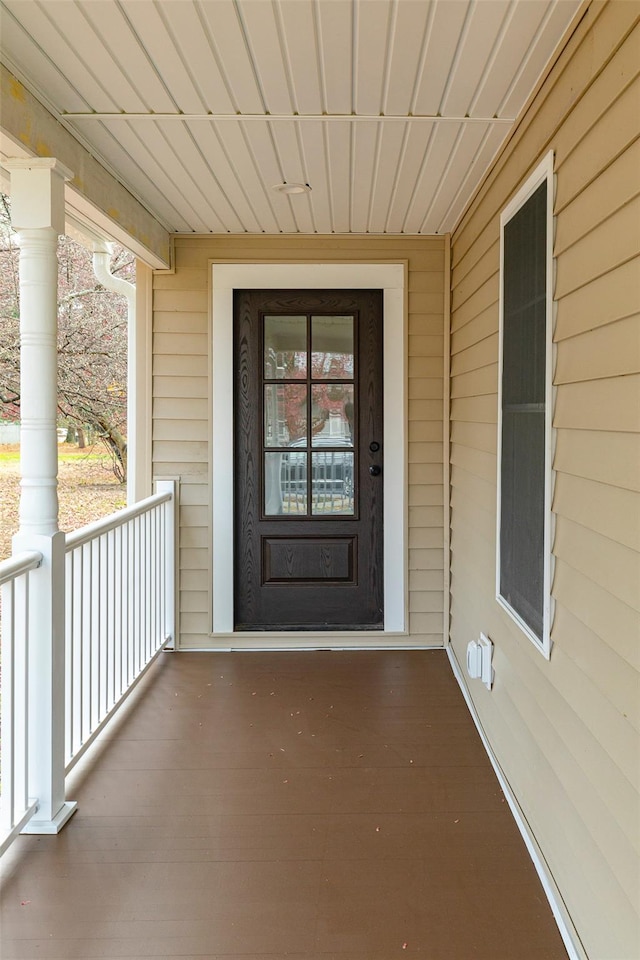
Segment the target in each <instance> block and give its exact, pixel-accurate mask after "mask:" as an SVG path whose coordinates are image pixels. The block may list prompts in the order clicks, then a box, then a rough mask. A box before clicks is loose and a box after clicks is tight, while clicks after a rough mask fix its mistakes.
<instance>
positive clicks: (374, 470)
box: [369, 463, 382, 477]
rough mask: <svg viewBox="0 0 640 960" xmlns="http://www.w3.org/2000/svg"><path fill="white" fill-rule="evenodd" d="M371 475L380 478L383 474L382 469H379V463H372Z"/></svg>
mask: <svg viewBox="0 0 640 960" xmlns="http://www.w3.org/2000/svg"><path fill="white" fill-rule="evenodd" d="M369 473H370V474H371V476H372V477H379V476H380V474H381V473H382V467H379V466H378V464H377V463H372V464H371V466H370V467H369Z"/></svg>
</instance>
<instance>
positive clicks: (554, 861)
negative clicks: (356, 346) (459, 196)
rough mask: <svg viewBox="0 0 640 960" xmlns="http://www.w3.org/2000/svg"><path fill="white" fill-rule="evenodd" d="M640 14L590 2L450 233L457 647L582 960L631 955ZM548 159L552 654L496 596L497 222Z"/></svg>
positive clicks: (639, 615)
mask: <svg viewBox="0 0 640 960" xmlns="http://www.w3.org/2000/svg"><path fill="white" fill-rule="evenodd" d="M639 16H640V5H639V4H638V3H637V2H610V3H594V4H592V6H591V7H590V8H589V10H588V11H587V14H586V16H585V18H584V19H583V20H582V22H581V23H580V25H579V26H578V28H577V29H576V31H575V33H574V35H573V36H572V37H571V38H570V40H569V42H568V44H567V46H566V48H565V49H564V51H563V52H562V53H561V55H560V56H559V58H558V60H557V62H556V64H555V65H554V67H553V69H552V70H551V72H550V74H549V76H548V77H547V78H546V80H545V82H544V84H543V85H542V86H541V88H540V90H539V92H538V94H537V96H536V97H535V98H534V100H533V101H532V103H531V104H530V106H529V108H528V110H527V112H526V114H525V116H524V117H523V118H522V120H521V122H520V124H519V125H518V127H517V129H516V132H515V133H514V135H513V137H512V138H511V140H510V142H509V144H508V146H507V147H506V149H505V150H504V151H503V152H502V154H501V155H500V156H499V158H498V160H497V161H496V164H495V165H494V169H493V170H492V171H491V172H490V173H489V175H488V176H487V178H486V180H485V182H484V184H483V186H482V188H481V189H480V191H479V192H478V194H477V196H476V197H475V199H474V201H473V203H472V204H471V206H470V208H469V209H468V211H467V212H466V214H465V216H464V218H463V220H462V221H461V223H460V225H459V226H458V228H457V230H456V231H455V233H454V235H453V237H452V244H451V251H452V294H451V296H452V317H451V330H452V335H451V398H452V400H451V491H450V495H451V556H452V570H451V598H452V601H451V602H452V606H451V641H452V645H453V650H454V652H455V655H456V657H457V659H458V661H459V663H460V664H464V662H465V656H466V645H467V643H468V642H469V640H471V639H475V638H477V636H478V634H479V633H480V631H484V632H486V633H487V634H488V635H489V636H490V637H491V639H492V640H493V642H494V645H495V653H494V657H495V685H494V688H493V690H492V691H491V692H489V691H487V690H486V689H485V688H484V687H483V686H482V685H481V684H479V682H476V681H470V682H469V689H470V693H471V695H472V697H473V699H474V702H475V705H476V707H477V710H478V712H479V715H480V718H481V721H482V724H483V727H484V729H485V731H486V733H487V736H488V738H489V741H490V742H491V745H492V747H493V749H494V751H495V753H496V755H497V758H498V760H499V762H500V764H501V766H502V768H503V769H504V771H505V774H506V776H507V779H508V780H509V782H510V784H511V786H512V788H513V790H514V792H515V795H516V797H517V799H518V802H519V804H520V806H521V807H522V809H523V811H524V815H525V817H526V819H527V821H528V823H529V824H530V826H531V828H532V830H533V832H534V834H535V837H536V839H537V841H538V843H539V845H540V847H541V849H542V853H543V855H544V857H545V859H546V861H547V863H548V865H549V867H550V869H551V872H552V873H553V876H554V878H555V881H556V883H557V884H558V886H559V889H560V892H561V894H562V897H563V899H564V902H565V904H566V907H567V909H568V911H569V914H570V916H571V918H572V921H573V923H574V924H575V927H576V929H577V931H578V936H579V938H580V939H581V941H582V944H583V946H584V950H585V951H586V955H587V956H588V957H590V958H591V960H637V958H638V956H640V941H639V938H638V931H639V917H638V904H639V903H640V895H639V890H638V877H639V871H638V848H639V845H640V838H639V835H638V833H639V832H638V826H639V824H640V804H639V796H638V788H639V782H638V781H639V771H640V762H639V761H640V752H639V746H638V729H639V728H640V716H639V704H640V682H639V681H640V676H639V669H640V652H639V648H640V644H639V642H638V641H639V640H640V502H639V501H640V498H639V497H638V491H639V489H640V437H639V436H638V431H639V430H640V378H639V377H638V373H639V371H640V259H639V255H640V201H639V196H640V147H639V144H640V140H639V137H640V80H639V72H640V26H639V23H638V20H639ZM549 149H553V150H554V152H555V171H556V174H557V191H556V197H555V210H554V212H555V216H556V219H555V247H554V254H555V256H556V258H557V259H556V278H555V290H554V297H555V300H556V309H557V314H556V317H555V333H554V344H555V346H554V386H555V406H554V427H555V431H554V444H555V447H554V452H553V465H554V470H555V476H554V479H555V486H554V493H553V515H554V520H555V524H554V526H555V532H554V544H553V555H554V578H553V588H552V594H553V597H554V600H555V616H554V620H553V627H552V641H553V649H552V652H551V659H550V661H546V660H545V659H544V658H543V657H542V656H541V655H540V653H539V652H538V651H537V650H536V649H535V648H534V646H533V644H532V643H531V642H530V641H529V640H528V639H527V638H526V636H525V635H524V633H522V632H521V631H520V630H519V628H518V627H517V626H516V625H515V623H514V622H513V621H512V620H511V618H510V617H509V616H508V615H507V614H506V613H505V612H504V611H503V610H502V609H501V608H500V607H499V605H498V604H497V602H496V600H495V551H496V471H497V461H496V434H497V387H498V370H497V361H498V309H499V304H498V300H499V218H500V212H501V210H502V209H503V208H504V207H505V206H506V204H507V202H508V201H509V200H510V198H511V197H512V195H513V194H514V193H515V192H516V190H517V189H518V187H519V186H520V185H521V183H522V182H523V181H524V180H525V179H526V177H527V176H528V175H529V174H530V172H531V171H532V170H533V169H534V167H535V166H536V165H537V164H538V163H539V162H540V160H541V159H542V157H543V156H544V155H545V154H546V152H547V151H548V150H549Z"/></svg>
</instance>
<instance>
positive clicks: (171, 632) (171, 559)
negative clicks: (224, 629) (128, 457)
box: [155, 480, 179, 650]
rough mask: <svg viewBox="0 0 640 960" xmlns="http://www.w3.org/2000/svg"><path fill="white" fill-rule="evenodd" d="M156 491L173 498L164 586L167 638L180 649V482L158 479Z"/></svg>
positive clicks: (169, 508)
mask: <svg viewBox="0 0 640 960" xmlns="http://www.w3.org/2000/svg"><path fill="white" fill-rule="evenodd" d="M155 486H156V493H170V494H171V500H170V502H169V503H168V504H167V507H166V512H165V518H166V525H167V529H166V531H165V537H166V542H165V544H164V586H165V609H164V618H165V628H164V638H165V640H166V639H168V638H171V640H172V641H173V642H172V644H171V649H173V650H177V649H178V636H177V634H178V629H177V628H178V618H177V616H176V612H177V603H176V594H177V581H176V555H177V552H178V549H177V543H178V489H179V488H178V482H177V480H156V484H155Z"/></svg>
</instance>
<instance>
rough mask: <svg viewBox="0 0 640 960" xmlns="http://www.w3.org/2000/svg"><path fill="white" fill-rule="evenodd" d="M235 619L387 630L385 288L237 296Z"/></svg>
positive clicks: (240, 625) (243, 626) (264, 626)
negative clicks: (384, 599)
mask: <svg viewBox="0 0 640 960" xmlns="http://www.w3.org/2000/svg"><path fill="white" fill-rule="evenodd" d="M234 369H235V389H234V449H235V455H234V459H235V464H234V469H235V518H234V519H235V570H234V581H235V598H234V605H235V627H236V629H237V630H365V629H368V630H370V629H373V630H381V629H382V628H383V625H384V624H383V538H382V520H383V513H382V509H383V503H382V489H383V482H382V481H383V476H382V467H383V460H382V454H383V436H382V396H383V394H382V291H381V290H333V291H327V290H243V291H236V293H235V300H234Z"/></svg>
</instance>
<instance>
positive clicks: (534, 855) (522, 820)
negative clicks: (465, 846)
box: [446, 644, 589, 960]
mask: <svg viewBox="0 0 640 960" xmlns="http://www.w3.org/2000/svg"><path fill="white" fill-rule="evenodd" d="M446 650H447V655H448V657H449V662H450V663H451V669H452V670H453V674H454V676H455V678H456V680H457V681H458V685H459V687H460V689H461V691H462V695H463V697H464V699H465V702H466V704H467V707H468V708H469V713H470V714H471V718H472V720H473V722H474V723H475V725H476V729H477V731H478V733H479V734H480V739H481V740H482V745H483V746H484V749H485V751H486V753H487V756H488V757H489V760H490V762H491V766H492V767H493V770H494V772H495V775H496V777H497V778H498V782H499V784H500V787H501V788H502V792H503V793H504V795H505V798H506V800H507V803H508V804H509V809H510V810H511V813H512V814H513V819H514V820H515V822H516V826H517V828H518V830H519V831H520V834H521V836H522V839H523V840H524V842H525V846H526V848H527V850H528V852H529V856H530V857H531V860H532V861H533V866H534V867H535V871H536V873H537V874H538V877H539V879H540V883H541V884H542V887H543V889H544V892H545V894H546V897H547V900H548V902H549V906H550V907H551V912H552V913H553V916H554V919H555V921H556V923H557V925H558V930H559V932H560V936H561V937H562V942H563V943H564V945H565V948H566V950H567V953H568V954H569V960H589V957H588V956H587V953H586V951H585V949H584V947H583V945H582V941H581V940H580V937H579V935H578V931H577V930H576V928H575V926H574V924H573V921H572V919H571V916H570V915H569V911H568V910H567V907H566V905H565V902H564V900H563V898H562V894H561V893H560V890H559V889H558V886H557V884H556V882H555V879H554V877H553V874H552V872H551V869H550V867H549V864H548V863H547V861H546V859H545V856H544V854H543V852H542V850H541V849H540V846H539V844H538V841H537V840H536V837H535V834H534V833H533V830H532V829H531V827H530V826H529V822H528V820H527V818H526V817H525V815H524V812H523V811H522V809H521V807H520V804H519V803H518V800H517V798H516V795H515V793H514V792H513V789H512V787H511V784H510V783H509V781H508V779H507V777H506V774H505V773H504V771H503V769H502V767H501V766H500V763H499V762H498V758H497V757H496V755H495V753H494V752H493V748H492V746H491V743H490V742H489V738H488V736H487V734H486V733H485V730H484V727H483V726H482V721H481V720H480V715H479V714H478V711H477V710H476V707H475V704H474V702H473V700H472V698H471V694H470V693H469V688H468V686H467V683H466V679H465V676H464V674H463V672H462V669H461V667H460V664H459V663H458V661H457V659H456V655H455V653H454V650H453V646H452V645H451V644H449V645H448V646H447V648H446Z"/></svg>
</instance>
